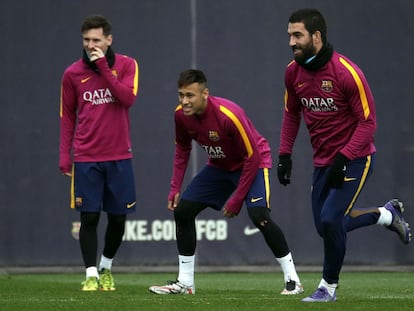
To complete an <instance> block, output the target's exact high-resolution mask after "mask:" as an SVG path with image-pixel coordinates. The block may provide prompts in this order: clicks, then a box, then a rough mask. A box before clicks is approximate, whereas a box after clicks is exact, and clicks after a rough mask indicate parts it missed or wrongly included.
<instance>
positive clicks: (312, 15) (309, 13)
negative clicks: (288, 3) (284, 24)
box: [289, 9, 328, 43]
mask: <svg viewBox="0 0 414 311" xmlns="http://www.w3.org/2000/svg"><path fill="white" fill-rule="evenodd" d="M289 23H303V24H304V25H305V28H306V30H307V31H309V33H310V34H311V35H312V34H314V33H315V32H316V31H320V33H321V37H322V42H323V43H326V41H327V32H328V29H327V26H326V22H325V19H324V17H323V15H322V14H321V12H319V11H318V10H316V9H300V10H298V11H296V12H294V13H292V15H291V16H290V18H289Z"/></svg>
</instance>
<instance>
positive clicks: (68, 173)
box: [63, 172, 72, 177]
mask: <svg viewBox="0 0 414 311" xmlns="http://www.w3.org/2000/svg"><path fill="white" fill-rule="evenodd" d="M63 175H65V176H69V177H72V173H71V172H66V173H63Z"/></svg>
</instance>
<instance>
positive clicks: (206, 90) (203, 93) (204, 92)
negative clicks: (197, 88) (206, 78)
mask: <svg viewBox="0 0 414 311" xmlns="http://www.w3.org/2000/svg"><path fill="white" fill-rule="evenodd" d="M208 94H209V90H208V88H207V87H206V88H204V90H203V91H202V92H201V95H202V96H203V98H204V99H207V97H208Z"/></svg>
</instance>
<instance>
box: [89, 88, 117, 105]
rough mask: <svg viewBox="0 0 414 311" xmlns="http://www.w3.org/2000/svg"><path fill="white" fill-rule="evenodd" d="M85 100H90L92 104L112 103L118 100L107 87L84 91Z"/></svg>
mask: <svg viewBox="0 0 414 311" xmlns="http://www.w3.org/2000/svg"><path fill="white" fill-rule="evenodd" d="M83 100H84V101H86V102H90V103H91V104H92V105H102V104H110V103H114V102H116V99H115V97H113V96H112V94H111V91H110V90H109V89H108V88H106V89H98V90H94V91H86V92H84V93H83Z"/></svg>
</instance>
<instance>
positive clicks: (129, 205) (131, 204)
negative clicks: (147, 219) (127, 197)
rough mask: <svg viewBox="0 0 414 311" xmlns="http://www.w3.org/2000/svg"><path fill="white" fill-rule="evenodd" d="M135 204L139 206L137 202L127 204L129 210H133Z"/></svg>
mask: <svg viewBox="0 0 414 311" xmlns="http://www.w3.org/2000/svg"><path fill="white" fill-rule="evenodd" d="M135 204H137V202H133V203H130V204H129V203H127V208H131V207H133V206H134V205H135Z"/></svg>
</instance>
